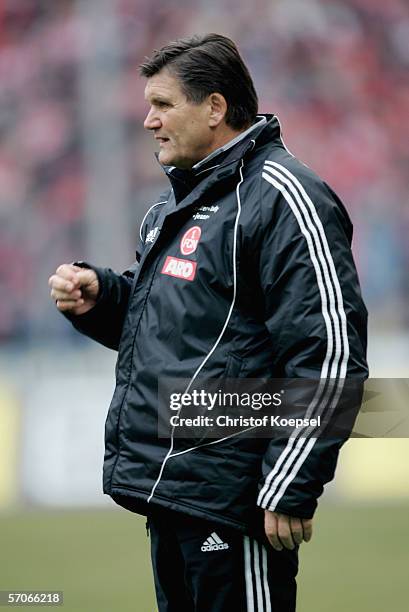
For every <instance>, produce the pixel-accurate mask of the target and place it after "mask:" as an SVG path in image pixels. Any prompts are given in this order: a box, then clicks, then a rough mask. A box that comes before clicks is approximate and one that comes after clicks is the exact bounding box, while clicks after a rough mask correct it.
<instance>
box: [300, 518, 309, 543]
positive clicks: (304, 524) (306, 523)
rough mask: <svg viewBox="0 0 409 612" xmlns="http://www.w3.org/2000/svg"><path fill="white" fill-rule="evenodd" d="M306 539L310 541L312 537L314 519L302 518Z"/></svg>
mask: <svg viewBox="0 0 409 612" xmlns="http://www.w3.org/2000/svg"><path fill="white" fill-rule="evenodd" d="M301 522H302V529H303V534H304V541H305V542H309V541H310V540H311V538H312V519H301Z"/></svg>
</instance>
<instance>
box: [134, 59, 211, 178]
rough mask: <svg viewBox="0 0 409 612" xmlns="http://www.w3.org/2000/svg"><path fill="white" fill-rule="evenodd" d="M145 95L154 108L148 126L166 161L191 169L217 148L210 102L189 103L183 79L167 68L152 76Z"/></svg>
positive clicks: (161, 155)
mask: <svg viewBox="0 0 409 612" xmlns="http://www.w3.org/2000/svg"><path fill="white" fill-rule="evenodd" d="M145 98H146V100H147V102H148V103H149V104H150V110H149V113H148V115H147V117H146V119H145V122H144V127H145V128H146V129H147V130H152V132H153V133H154V136H155V139H156V140H157V141H158V143H159V161H160V162H161V163H162V164H164V165H166V166H176V167H177V168H184V169H186V168H191V167H192V166H193V165H194V164H195V163H197V162H198V161H200V160H201V159H203V158H204V157H206V156H207V155H209V153H211V152H212V151H213V150H214V148H216V147H215V146H214V129H212V128H211V127H210V126H209V117H210V112H211V105H210V103H209V101H208V100H205V101H204V102H202V103H201V104H193V103H192V102H189V101H188V100H187V99H186V96H185V94H184V93H183V91H182V90H181V87H180V84H179V80H178V79H177V78H176V77H175V76H173V75H172V74H171V73H170V72H169V71H168V70H167V69H166V68H164V69H162V70H161V71H160V72H158V73H157V74H155V75H154V76H152V77H150V78H149V79H148V81H147V84H146V87H145Z"/></svg>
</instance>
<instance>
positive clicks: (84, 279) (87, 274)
mask: <svg viewBox="0 0 409 612" xmlns="http://www.w3.org/2000/svg"><path fill="white" fill-rule="evenodd" d="M75 278H76V282H77V283H78V285H79V286H80V287H81V286H84V285H91V283H94V282H97V281H98V277H97V275H96V273H95V272H94V270H89V269H86V268H80V271H79V272H77V273H76V275H75Z"/></svg>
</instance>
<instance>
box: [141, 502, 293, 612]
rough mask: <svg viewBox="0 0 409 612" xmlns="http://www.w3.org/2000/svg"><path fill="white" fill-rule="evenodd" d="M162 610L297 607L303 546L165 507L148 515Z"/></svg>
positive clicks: (258, 611)
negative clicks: (286, 546)
mask: <svg viewBox="0 0 409 612" xmlns="http://www.w3.org/2000/svg"><path fill="white" fill-rule="evenodd" d="M148 524H149V529H150V536H151V556H152V567H153V574H154V579H155V589H156V597H157V602H158V609H159V612H233V611H234V612H294V611H295V600H296V589H297V587H296V582H295V577H296V575H297V570H298V551H297V550H294V551H289V550H283V551H281V552H277V551H275V550H274V549H273V548H272V546H271V545H270V544H269V543H268V541H267V538H265V539H264V540H262V541H261V540H260V539H255V538H251V537H250V536H247V535H244V534H242V533H240V532H239V531H237V530H235V529H231V528H228V527H224V526H221V525H220V524H219V523H213V522H212V521H207V520H203V519H199V518H194V517H190V516H188V515H185V514H182V513H179V512H172V511H169V510H165V509H156V508H155V509H154V510H152V511H151V514H150V516H149V517H148Z"/></svg>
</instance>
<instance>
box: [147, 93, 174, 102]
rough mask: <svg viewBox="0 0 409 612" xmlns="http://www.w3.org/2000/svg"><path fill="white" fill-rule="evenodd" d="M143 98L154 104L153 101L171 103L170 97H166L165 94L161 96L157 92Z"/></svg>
mask: <svg viewBox="0 0 409 612" xmlns="http://www.w3.org/2000/svg"><path fill="white" fill-rule="evenodd" d="M145 100H146V101H147V102H150V103H151V104H155V102H165V103H166V104H171V100H170V98H166V97H165V96H161V95H158V94H154V95H153V96H152V97H150V98H149V97H147V98H146V97H145Z"/></svg>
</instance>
